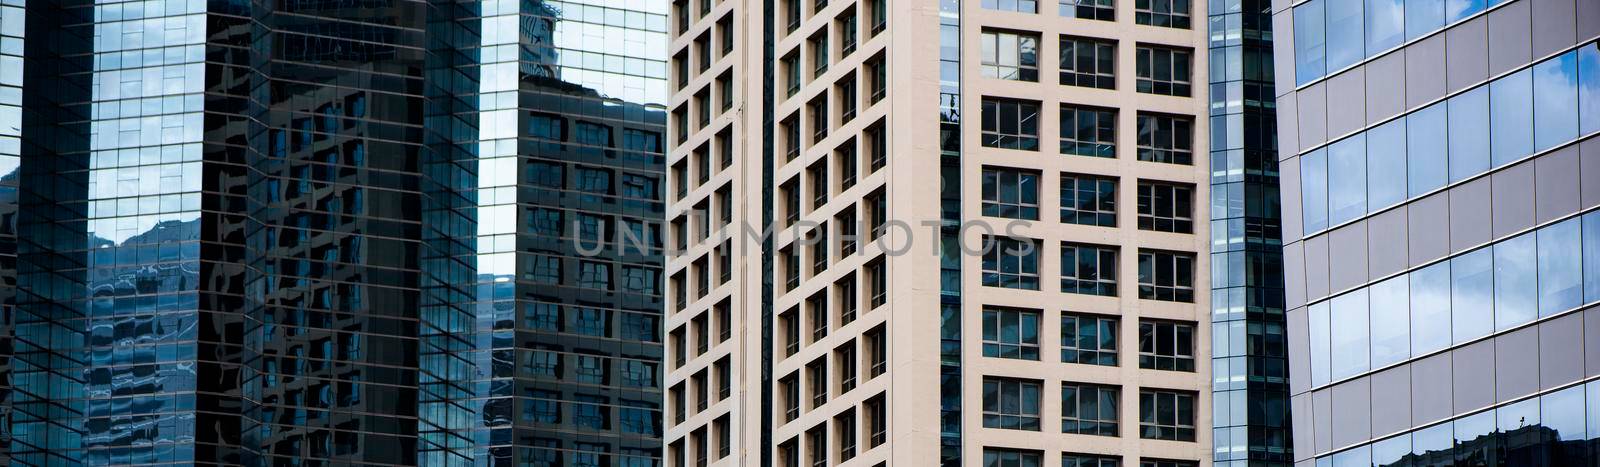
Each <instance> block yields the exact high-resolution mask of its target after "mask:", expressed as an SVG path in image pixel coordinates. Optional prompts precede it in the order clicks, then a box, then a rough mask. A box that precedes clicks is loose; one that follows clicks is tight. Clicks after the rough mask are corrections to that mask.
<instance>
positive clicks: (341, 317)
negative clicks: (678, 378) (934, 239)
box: [0, 0, 666, 466]
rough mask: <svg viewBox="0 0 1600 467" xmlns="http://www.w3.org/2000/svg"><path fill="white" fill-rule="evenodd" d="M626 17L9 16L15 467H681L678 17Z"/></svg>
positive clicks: (0, 286) (553, 5)
mask: <svg viewBox="0 0 1600 467" xmlns="http://www.w3.org/2000/svg"><path fill="white" fill-rule="evenodd" d="M613 3H617V2H605V4H604V5H600V4H595V5H589V4H583V3H562V2H539V1H526V2H513V1H504V2H469V3H438V4H430V3H428V2H421V1H401V2H366V1H360V0H335V1H320V0H308V1H288V2H271V3H266V4H262V3H243V4H240V3H219V2H209V3H208V2H196V1H192V0H189V1H186V0H141V1H127V2H119V1H94V2H34V3H31V4H24V3H23V2H22V1H21V0H8V1H6V2H4V3H3V4H0V172H3V173H4V174H5V175H3V176H0V299H5V300H4V301H3V302H0V307H4V308H3V309H0V316H3V318H4V321H3V326H5V330H6V331H8V332H6V333H5V334H4V336H5V337H4V338H3V339H4V340H3V342H0V358H3V360H0V371H3V372H4V377H3V378H0V402H4V403H5V404H4V407H5V410H4V411H0V419H4V420H8V422H7V423H0V427H3V429H5V430H6V431H7V432H8V433H9V436H7V437H6V438H7V439H8V440H9V443H8V445H7V446H6V448H7V450H6V452H7V454H8V455H10V456H12V457H10V458H9V460H10V461H12V462H15V463H17V464H20V465H46V464H48V465H79V464H91V465H116V464H146V465H148V464H233V465H269V464H270V465H279V464H283V465H298V464H301V463H335V464H344V465H418V464H420V465H491V464H493V465H623V466H654V465H658V463H659V461H658V460H657V459H658V458H659V457H660V452H659V451H660V449H659V437H660V435H661V432H660V431H661V422H660V421H659V417H660V412H661V410H660V399H661V391H660V390H659V380H660V376H659V370H658V368H657V366H656V365H658V364H659V360H660V354H661V351H660V340H661V339H660V331H659V330H658V328H659V319H660V318H659V315H660V311H659V308H660V303H661V299H660V287H661V285H660V280H659V277H658V276H659V275H660V272H659V269H660V267H661V266H660V261H661V260H660V257H661V251H660V248H661V245H660V240H659V239H660V238H661V234H660V232H659V229H660V226H659V222H660V218H661V217H662V209H663V208H662V206H661V205H660V183H661V181H660V178H661V176H662V175H661V173H662V172H663V167H662V152H663V149H664V148H663V142H662V140H661V138H662V131H663V127H664V120H665V119H664V116H663V115H664V112H663V111H662V110H661V106H660V104H659V103H661V102H664V101H665V100H666V97H665V94H666V90H665V74H666V67H665V57H664V51H662V50H660V49H664V47H663V46H662V44H664V42H665V28H666V19H665V18H666V17H665V6H664V5H662V6H660V7H659V8H657V7H656V6H654V5H653V4H650V5H643V4H633V3H629V4H628V5H627V6H624V5H614V4H613ZM658 10H659V11H658ZM25 33H26V34H25ZM24 36H27V37H31V38H33V40H31V41H28V42H26V43H24V42H23V41H22V37H24ZM652 47H654V48H652ZM619 54H620V55H619ZM24 83H26V84H27V85H28V86H27V87H26V89H27V90H28V92H22V89H24V88H23V87H22V86H23V85H24ZM13 225H14V226H15V232H16V233H15V234H13V228H12V226H13ZM575 237H583V238H584V239H585V240H586V242H578V241H577V240H576V238H575ZM624 241H626V242H629V243H626V245H627V246H630V247H632V248H631V249H625V248H623V246H624V244H623V243H621V242H624ZM13 278H14V282H13ZM13 284H15V287H13ZM13 291H16V292H19V293H17V294H16V296H15V297H14V298H13V297H12V294H13ZM13 305H14V306H15V309H14V310H13V308H12V306H13ZM542 462H543V463H547V464H541V463H542Z"/></svg>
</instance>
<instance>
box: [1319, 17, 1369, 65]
mask: <svg viewBox="0 0 1600 467" xmlns="http://www.w3.org/2000/svg"><path fill="white" fill-rule="evenodd" d="M1324 7H1325V8H1327V9H1328V13H1327V14H1328V71H1329V72H1334V71H1338V70H1339V69H1341V68H1344V67H1347V66H1350V65H1352V64H1354V63H1356V62H1357V61H1360V60H1361V59H1362V58H1364V57H1366V53H1365V52H1364V50H1365V49H1363V44H1365V43H1366V39H1365V37H1363V36H1364V35H1363V34H1362V28H1361V20H1362V9H1363V8H1362V2H1360V1H1356V0H1332V1H1329V2H1327V3H1325V4H1324Z"/></svg>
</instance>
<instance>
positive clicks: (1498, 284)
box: [1494, 233, 1539, 330]
mask: <svg viewBox="0 0 1600 467" xmlns="http://www.w3.org/2000/svg"><path fill="white" fill-rule="evenodd" d="M1534 238H1535V237H1534V235H1532V234H1531V233H1530V234H1523V235H1521V236H1518V237H1516V238H1513V239H1509V240H1505V241H1502V242H1500V243H1497V244H1495V245H1494V317H1495V329H1496V330H1502V329H1507V328H1510V327H1512V326H1516V325H1518V324H1522V323H1526V322H1529V321H1533V319H1534V318H1535V317H1538V315H1539V294H1538V292H1539V289H1538V273H1539V268H1538V264H1539V263H1538V256H1536V255H1537V254H1538V249H1537V247H1536V246H1535V245H1534Z"/></svg>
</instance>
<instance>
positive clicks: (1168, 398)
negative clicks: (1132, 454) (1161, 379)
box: [1139, 389, 1195, 441]
mask: <svg viewBox="0 0 1600 467" xmlns="http://www.w3.org/2000/svg"><path fill="white" fill-rule="evenodd" d="M1194 400H1195V395H1194V393H1192V392H1180V391H1167V390H1160V389H1142V390H1140V391H1139V437H1140V438H1144V439H1164V440H1170V441H1194V430H1195V428H1194Z"/></svg>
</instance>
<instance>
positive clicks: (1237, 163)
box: [1207, 0, 1290, 467]
mask: <svg viewBox="0 0 1600 467" xmlns="http://www.w3.org/2000/svg"><path fill="white" fill-rule="evenodd" d="M1208 12H1209V18H1210V19H1209V22H1210V29H1209V30H1210V34H1209V43H1210V47H1209V52H1210V65H1211V71H1210V73H1209V74H1208V75H1207V76H1208V77H1209V78H1210V86H1211V93H1210V103H1211V135H1210V140H1211V165H1210V168H1211V171H1210V173H1211V178H1210V183H1211V271H1212V272H1211V340H1212V345H1211V351H1212V353H1211V357H1212V382H1211V389H1212V391H1214V392H1213V394H1212V397H1213V404H1214V405H1215V410H1214V411H1213V412H1212V420H1211V422H1212V427H1213V430H1214V432H1213V436H1214V437H1213V444H1214V445H1215V450H1214V451H1213V457H1212V460H1213V461H1214V462H1215V465H1218V466H1233V467H1243V466H1286V465H1288V463H1289V460H1290V459H1289V457H1290V456H1289V453H1290V443H1289V441H1290V436H1289V413H1288V395H1289V393H1288V390H1289V385H1288V360H1286V359H1285V351H1286V350H1287V346H1286V345H1285V340H1284V314H1283V311H1284V308H1283V253H1282V230H1283V229H1282V222H1281V220H1280V213H1279V211H1280V209H1279V204H1280V203H1279V196H1278V146H1277V141H1278V140H1277V134H1276V130H1277V117H1276V114H1277V102H1276V101H1275V100H1274V99H1273V97H1274V96H1275V94H1274V92H1273V73H1272V71H1273V66H1272V46H1273V44H1272V39H1273V36H1272V34H1273V31H1272V16H1271V14H1272V5H1271V2H1268V1H1256V0H1242V1H1241V0H1212V1H1210V2H1209V10H1208Z"/></svg>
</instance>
